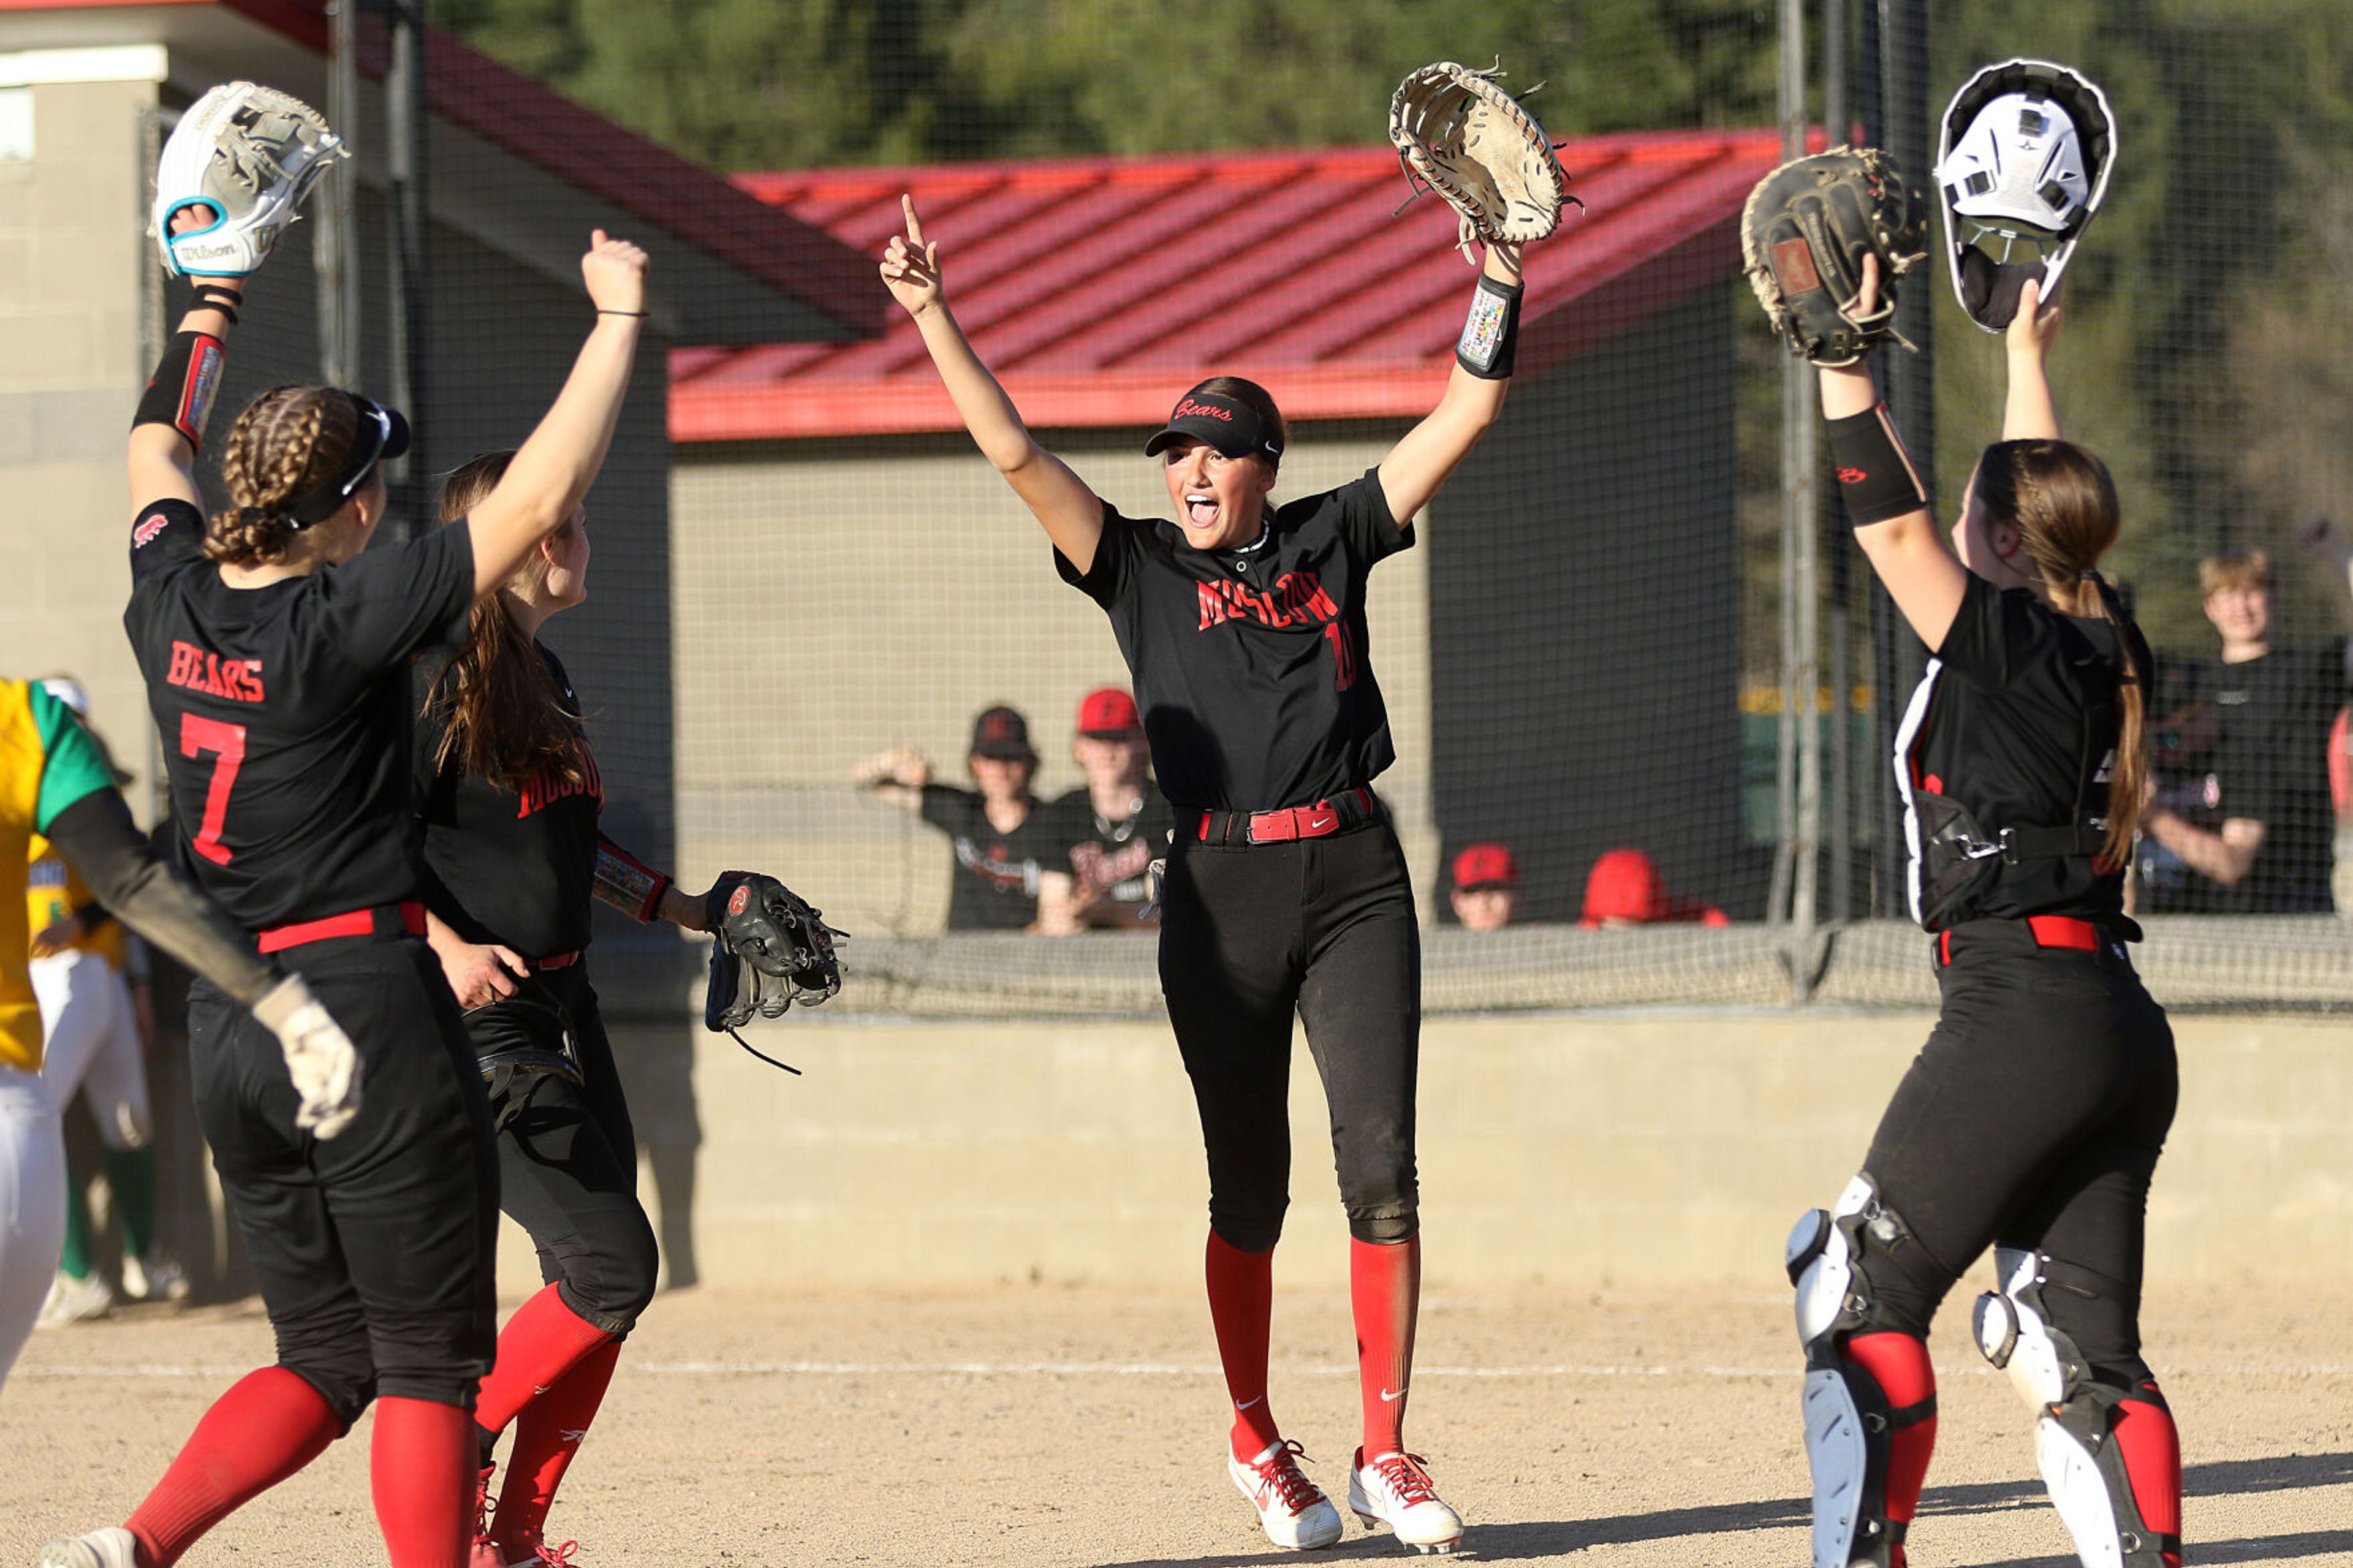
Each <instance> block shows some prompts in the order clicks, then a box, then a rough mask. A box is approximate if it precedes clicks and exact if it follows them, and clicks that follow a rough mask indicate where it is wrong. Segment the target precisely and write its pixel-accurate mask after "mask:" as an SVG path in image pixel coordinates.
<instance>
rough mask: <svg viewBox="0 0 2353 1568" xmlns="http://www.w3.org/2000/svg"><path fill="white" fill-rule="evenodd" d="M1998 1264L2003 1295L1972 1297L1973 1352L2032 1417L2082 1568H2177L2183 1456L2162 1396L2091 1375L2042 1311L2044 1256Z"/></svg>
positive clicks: (2044, 1467)
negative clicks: (2006, 1379) (2005, 1380)
mask: <svg viewBox="0 0 2353 1568" xmlns="http://www.w3.org/2000/svg"><path fill="white" fill-rule="evenodd" d="M1994 1262H1995V1266H1996V1268H1998V1269H1999V1270H2000V1274H2001V1289H2000V1290H1999V1291H1989V1292H1988V1293H1987V1294H1985V1295H1983V1296H1980V1297H1978V1304H1977V1314H1976V1326H1977V1338H1978V1349H1979V1350H1980V1351H1982V1352H1985V1358H1986V1359H1987V1360H1988V1361H1989V1362H1991V1363H1993V1364H1994V1365H1995V1366H1997V1367H2000V1369H2001V1370H2002V1371H2004V1372H2006V1373H2009V1374H2010V1384H2011V1385H2012V1386H2013V1387H2015V1388H2016V1389H2017V1390H2018V1393H2019V1396H2020V1397H2021V1399H2023V1400H2024V1401H2025V1402H2026V1404H2027V1405H2028V1406H2029V1407H2030V1408H2031V1409H2033V1410H2034V1411H2035V1412H2036V1417H2037V1418H2036V1420H2035V1423H2034V1458H2035V1466H2036V1468H2038V1469H2040V1470H2041V1471H2042V1484H2043V1485H2044V1486H2045V1487H2047V1488H2048V1489H2050V1492H2051V1501H2052V1506H2053V1507H2055V1508H2056V1509H2058V1510H2059V1518H2060V1520H2061V1521H2063V1523H2064V1524H2065V1525H2066V1526H2067V1533H2068V1534H2069V1535H2070V1536H2071V1537H2073V1540H2074V1542H2075V1554H2076V1555H2077V1556H2078V1557H2080V1558H2082V1559H2083V1561H2084V1568H2174V1565H2178V1564H2179V1563H2180V1561H2181V1533H2180V1531H2181V1458H2180V1443H2179V1437H2178V1436H2176V1435H2175V1433H2174V1431H2173V1416H2172V1413H2171V1412H2170V1411H2169V1410H2168V1409H2167V1408H2166V1405H2165V1399H2164V1396H2163V1395H2162V1394H2158V1391H2157V1385H2156V1384H2140V1385H2138V1386H2137V1387H2118V1386H2117V1385H2116V1384H2113V1383H2107V1382H2102V1381H2099V1380H2097V1379H2095V1378H2094V1376H2093V1374H2092V1369H2091V1368H2090V1366H2089V1365H2087V1364H2086V1363H2085V1362H2084V1358H2083V1355H2082V1353H2081V1352H2079V1351H2078V1350H2077V1349H2076V1346H2075V1342H2074V1341H2073V1339H2071V1338H2070V1337H2069V1336H2068V1335H2067V1334H2066V1333H2065V1332H2064V1331H2061V1330H2059V1329H2057V1328H2055V1327H2053V1326H2052V1321H2051V1318H2050V1314H2049V1312H2048V1311H2047V1310H2045V1308H2044V1306H2043V1301H2042V1288H2043V1286H2045V1285H2046V1284H2048V1283H2049V1282H2050V1280H2049V1269H2050V1268H2051V1259H2050V1258H2047V1257H2045V1256H2044V1255H2043V1254H2042V1253H2039V1252H2029V1251H2025V1250H2022V1249H2020V1248H2015V1247H1997V1248H1995V1250H1994ZM2136 1480H2138V1481H2139V1486H2138V1489H2137V1490H2136V1484H2135V1483H2136Z"/></svg>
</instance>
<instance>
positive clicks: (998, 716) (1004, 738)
mask: <svg viewBox="0 0 2353 1568" xmlns="http://www.w3.org/2000/svg"><path fill="white" fill-rule="evenodd" d="M972 754H973V755H974V756H976V757H997V758H1001V759H1004V760H1006V761H1008V762H1026V763H1034V762H1036V761H1037V760H1038V753H1037V752H1035V751H1033V750H1031V749H1030V745H1029V721H1027V720H1025V719H1024V718H1022V717H1021V715H1020V714H1019V713H1018V712H1016V711H1015V710H1012V709H1010V708H985V709H983V710H981V714H980V717H979V718H977V719H976V720H974V721H972Z"/></svg>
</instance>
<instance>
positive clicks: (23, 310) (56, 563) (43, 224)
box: [0, 51, 160, 773]
mask: <svg viewBox="0 0 2353 1568" xmlns="http://www.w3.org/2000/svg"><path fill="white" fill-rule="evenodd" d="M118 52H119V51H107V53H110V54H112V53H118ZM156 54H157V57H158V60H159V69H160V51H156ZM12 58H16V57H9V56H5V55H0V82H8V81H11V80H12V79H14V78H13V76H12V73H11V72H10V71H9V70H8V68H7V62H8V61H9V60H10V59H12ZM0 91H8V92H17V93H29V94H30V95H31V100H32V121H33V142H32V148H31V152H32V156H31V157H29V158H0V494H5V495H6V496H7V498H8V505H7V507H6V508H5V511H0V560H5V561H6V562H7V563H8V564H7V569H6V570H5V572H0V675H8V676H21V677H38V676H44V675H51V674H56V673H58V672H60V671H69V672H71V673H73V674H75V675H77V676H79V677H80V678H81V679H82V681H83V683H84V684H85V685H86V686H87V687H88V688H89V689H90V697H91V701H92V704H93V710H94V715H95V718H96V721H97V724H98V728H99V731H100V733H101V734H103V735H104V736H105V737H106V738H107V740H108V741H109V742H110V743H111V744H112V745H113V746H114V748H115V750H116V752H117V754H118V756H120V757H121V760H122V761H123V763H125V765H128V766H132V767H133V768H136V769H137V770H138V771H140V772H142V773H144V772H145V769H144V768H143V767H142V766H141V763H143V760H144V752H145V746H146V741H145V736H146V733H147V721H146V701H145V697H144V694H143V691H142V688H141V685H140V681H139V676H138V671H137V668H135V667H134V665H133V664H132V658H131V649H130V647H129V645H128V644H127V643H126V642H125V641H124V639H123V636H122V629H121V613H122V605H123V602H124V600H125V599H127V598H128V597H129V595H130V592H131V571H130V563H129V560H128V557H127V552H126V547H125V544H124V539H125V531H126V530H127V528H128V526H129V523H130V518H129V509H130V506H131V501H130V500H129V498H128V495H127V493H126V491H125V489H124V485H123V479H122V438H123V432H124V431H125V429H127V428H128V426H129V424H130V419H131V410H132V405H133V404H134V403H135V402H136V401H137V399H138V395H139V388H140V386H141V385H142V383H143V382H144V380H145V378H146V373H147V368H148V367H147V366H146V364H145V363H143V360H142V354H143V350H142V338H141V327H140V321H141V315H140V312H141V300H142V289H143V287H144V280H145V278H146V275H147V270H148V268H151V267H152V265H153V258H152V255H151V253H150V252H149V251H148V250H147V249H146V247H145V241H144V240H143V238H142V237H141V234H140V229H141V226H142V224H143V209H144V205H145V194H146V193H145V183H144V182H145V163H146V153H145V152H144V146H143V142H142V135H143V132H142V116H144V115H145V114H147V113H148V112H150V111H151V110H153V107H154V104H155V99H156V84H155V83H154V82H153V81H151V80H131V81H96V82H51V81H35V82H31V83H29V84H26V85H22V86H0ZM15 150H16V151H22V150H23V149H21V148H17V149H15Z"/></svg>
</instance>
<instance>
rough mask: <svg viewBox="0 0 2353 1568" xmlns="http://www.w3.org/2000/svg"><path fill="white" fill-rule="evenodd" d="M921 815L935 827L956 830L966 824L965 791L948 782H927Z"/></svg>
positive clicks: (947, 830) (946, 830)
mask: <svg viewBox="0 0 2353 1568" xmlns="http://www.w3.org/2000/svg"><path fill="white" fill-rule="evenodd" d="M921 815H922V816H923V820H924V821H925V822H928V823H930V824H931V825H932V826H934V827H937V828H940V829H942V830H943V831H944V832H948V833H954V832H955V831H956V830H957V829H958V828H960V827H962V826H964V819H965V792H964V791H962V790H960V789H956V788H955V787H953V786H951V785H948V784H925V785H924V786H923V811H922V813H921Z"/></svg>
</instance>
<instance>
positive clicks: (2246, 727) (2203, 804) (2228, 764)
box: [2139, 521, 2353, 914]
mask: <svg viewBox="0 0 2353 1568" xmlns="http://www.w3.org/2000/svg"><path fill="white" fill-rule="evenodd" d="M2303 536H2304V541H2305V543H2306V548H2307V549H2308V550H2310V551H2312V552H2315V553H2320V554H2325V555H2326V556H2327V557H2328V558H2329V559H2330V560H2331V561H2332V562H2333V563H2335V564H2336V566H2337V568H2338V570H2340V571H2343V570H2345V569H2347V567H2348V563H2353V545H2348V542H2347V540H2346V538H2345V536H2344V535H2343V533H2341V532H2340V531H2338V530H2337V528H2336V527H2335V526H2334V525H2332V524H2329V523H2327V522H2326V521H2321V522H2316V523H2311V524H2307V525H2306V528H2305V530H2304V531H2303ZM2198 581H2199V586H2200V590H2201V591H2202V592H2203V594H2204V596H2205V608H2206V618H2207V620H2209V621H2210V622H2211V623H2212V624H2213V626H2214V629H2215V631H2216V632H2217V633H2218V634H2220V636H2221V639H2222V647H2221V658H2220V660H2219V661H2218V663H2216V664H2215V665H2213V666H2211V667H2209V668H2200V669H2199V670H2198V671H2196V672H2195V673H2194V676H2193V679H2192V681H2191V685H2190V690H2189V711H2188V714H2187V716H2186V718H2185V720H2184V722H2183V724H2182V728H2183V729H2184V731H2190V732H2194V731H2199V730H2201V729H2211V734H2212V744H2211V750H2209V751H2208V752H2207V753H2206V761H2207V764H2208V766H2207V771H2206V773H2204V774H2203V775H2202V776H2200V775H2197V774H2194V773H2193V774H2192V775H2191V776H2190V777H2189V778H2187V779H2183V778H2180V777H2179V776H2177V777H2175V778H2173V779H2171V780H2168V781H2166V784H2165V787H2163V788H2161V789H2160V790H2159V792H2158V795H2156V797H2155V798H2154V799H2153V800H2152V802H2151V809H2150V811H2149V813H2148V815H2147V817H2146V818H2144V820H2143V825H2142V826H2143V830H2144V833H2145V835H2146V837H2144V839H2143V846H2142V851H2141V855H2140V871H2141V882H2142V888H2141V897H2140V902H2139V907H2140V908H2142V909H2145V910H2149V911H2151V912H2164V911H2170V910H2179V911H2189V912H2200V913H2226V914H2248V913H2255V914H2295V913H2306V912H2310V911H2313V910H2329V909H2332V908H2334V907H2335V901H2334V900H2333V899H2332V898H2331V896H2330V892H2329V880H2330V873H2331V871H2332V869H2333V867H2334V859H2335V830H2336V811H2335V806H2334V803H2333V802H2332V800H2331V799H2330V795H2329V787H2328V734H2329V730H2330V727H2331V726H2332V725H2333V724H2334V723H2335V721H2336V718H2337V710H2338V709H2340V708H2342V707H2343V706H2344V703H2345V697H2346V688H2347V665H2346V643H2345V639H2344V638H2343V637H2335V638H2331V639H2329V640H2327V641H2326V642H2322V643H2313V644H2303V645H2295V646H2289V647H2277V648H2275V647H2274V645H2273V642H2272V625H2271V589H2272V581H2271V562H2270V560H2269V558H2268V557H2267V556H2266V555H2265V554H2264V553H2263V552H2262V551H2260V550H2249V551H2243V552H2230V553H2226V554H2221V555H2212V556H2209V557H2207V558H2206V560H2204V561H2203V562H2201V563H2200V564H2199V568H2198Z"/></svg>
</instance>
